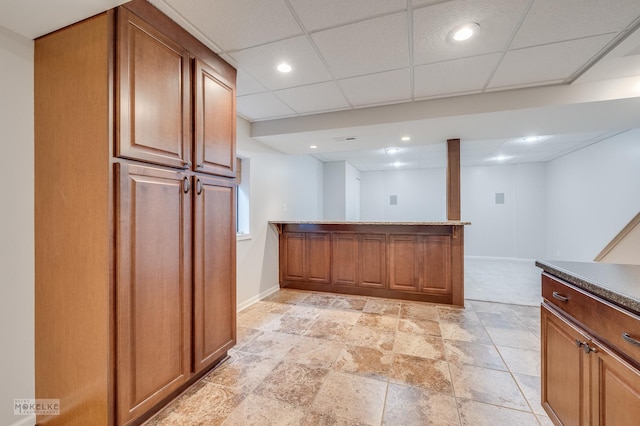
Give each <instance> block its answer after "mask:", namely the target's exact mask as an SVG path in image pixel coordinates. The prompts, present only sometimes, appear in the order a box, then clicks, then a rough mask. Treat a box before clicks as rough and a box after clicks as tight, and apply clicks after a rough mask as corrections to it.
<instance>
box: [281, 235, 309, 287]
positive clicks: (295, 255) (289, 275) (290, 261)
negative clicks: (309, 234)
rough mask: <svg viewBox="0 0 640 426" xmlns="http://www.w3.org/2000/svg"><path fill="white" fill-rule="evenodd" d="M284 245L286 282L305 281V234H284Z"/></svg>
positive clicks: (283, 268) (282, 260) (283, 259)
mask: <svg viewBox="0 0 640 426" xmlns="http://www.w3.org/2000/svg"><path fill="white" fill-rule="evenodd" d="M282 244H283V245H284V250H283V256H282V259H280V261H281V262H282V263H283V265H282V270H283V275H284V277H283V278H284V280H285V281H301V280H303V279H304V234H301V233H295V232H285V233H284V234H282Z"/></svg>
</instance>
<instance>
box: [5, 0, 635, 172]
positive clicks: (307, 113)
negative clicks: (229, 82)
mask: <svg viewBox="0 0 640 426" xmlns="http://www.w3.org/2000/svg"><path fill="white" fill-rule="evenodd" d="M150 2H151V3H153V4H154V5H156V6H157V7H158V8H160V9H161V10H163V11H164V12H165V13H166V14H168V15H169V16H170V17H172V18H173V19H174V20H176V22H178V23H179V24H180V25H182V26H183V27H185V28H186V29H187V30H188V31H189V32H191V33H192V34H194V35H195V36H196V37H197V38H199V39H200V40H201V41H203V43H205V44H206V45H208V46H209V47H210V48H212V49H213V50H214V51H216V52H217V53H219V54H220V55H221V56H222V57H223V58H225V59H226V60H227V61H229V62H230V63H231V64H232V65H234V66H236V67H237V69H238V99H237V106H238V113H239V115H241V116H242V117H244V118H246V119H247V120H249V121H250V122H251V123H252V124H251V128H252V136H254V137H255V138H256V139H258V140H260V141H262V142H263V143H265V144H267V145H269V146H270V147H272V148H274V149H276V150H279V151H281V152H284V153H288V154H310V155H314V156H316V158H318V159H320V160H322V161H343V160H344V161H350V162H352V163H353V164H354V165H356V166H357V167H358V168H360V169H361V170H386V169H389V168H390V167H391V166H390V163H392V162H397V163H403V166H402V167H411V168H415V167H436V164H440V163H441V161H440V160H437V158H441V154H442V146H443V144H444V141H445V140H446V139H447V138H455V137H460V138H461V139H462V140H463V164H466V165H473V164H491V161H493V160H492V159H494V158H495V157H497V156H499V155H502V156H504V157H507V159H506V160H505V161H506V162H507V163H516V162H532V161H548V160H549V159H552V158H556V157H558V156H560V155H564V154H566V153H567V152H571V151H572V150H575V149H579V148H580V147H583V146H586V145H588V144H591V143H594V142H596V141H599V140H605V139H607V138H608V137H610V136H611V135H615V134H618V133H620V132H624V131H625V130H628V129H630V128H634V127H640V122H638V120H639V119H638V118H637V117H636V116H637V115H639V114H634V112H633V111H631V112H630V111H629V108H635V107H638V105H637V103H636V102H635V100H637V99H640V31H636V30H637V28H638V27H639V26H640V1H638V0H615V1H613V0H612V1H603V0H449V1H447V0H322V1H319V0H259V1H248V0H215V1H211V0H150ZM120 3H122V1H116V0H98V1H95V2H81V1H77V0H49V1H45V0H33V1H29V2H24V1H18V0H6V1H4V2H3V3H2V4H1V5H0V25H1V26H3V27H6V28H8V29H10V30H12V31H14V32H17V33H20V34H22V35H25V36H27V37H30V38H34V37H37V36H39V35H42V34H45V33H46V32H49V31H52V30H54V29H56V28H59V27H61V26H64V25H67V24H69V23H72V22H74V21H77V20H80V19H83V18H85V17H88V16H90V15H91V14H93V13H98V12H100V11H101V10H105V9H108V8H110V7H114V6H116V5H117V4H120ZM468 22H474V23H477V24H478V25H479V28H480V30H479V32H478V34H477V37H474V38H472V39H471V40H469V41H467V42H466V43H453V42H450V41H448V37H447V35H448V33H449V32H450V30H451V29H452V28H454V27H456V26H458V25H460V24H463V23H468ZM281 62H287V63H289V64H290V65H291V66H292V67H293V70H292V71H291V72H290V73H288V74H283V73H280V72H278V71H277V70H276V66H277V65H278V64H279V63H281ZM634 78H637V82H638V87H637V88H635V86H634V87H631V86H629V88H628V90H627V91H628V93H625V94H622V95H619V96H618V95H616V96H611V95H610V94H609V93H608V92H611V91H610V90H608V89H602V88H603V87H604V86H603V85H602V84H600V83H601V82H609V81H614V79H627V81H628V84H633V82H634V81H635V80H633V79H634ZM598 84H599V85H598ZM596 86H597V87H598V88H600V89H598V90H600V93H599V94H598V95H597V96H596V95H593V96H590V95H589V96H587V95H585V96H582V95H576V93H577V91H578V90H580V88H581V87H584V88H585V90H586V89H589V88H591V87H596ZM566 87H570V88H572V91H568V90H567V89H566ZM616 90H618V91H619V89H616ZM634 90H635V91H636V92H634ZM556 91H558V93H561V94H556ZM502 93H505V94H507V95H505V96H502V97H500V96H498V95H496V94H502ZM518 96H520V99H518ZM525 97H526V98H527V99H530V104H531V105H525V104H526V103H527V102H528V101H527V100H523V98H525ZM562 97H564V98H563V99H562V100H560V98H562ZM543 98H544V99H543ZM565 98H566V102H565V100H564V99H565ZM485 99H486V100H488V101H487V102H485ZM443 100H450V101H443ZM470 102H471V103H472V104H473V105H475V106H476V108H475V110H474V111H473V113H470V112H461V111H463V110H466V109H468V108H469V107H468V106H467V105H468V104H469V103H470ZM496 102H501V103H502V105H501V106H500V107H495V106H492V109H487V110H486V111H485V110H484V109H483V105H484V104H487V105H488V104H490V103H496ZM442 105H445V106H447V108H448V109H446V108H445V109H446V111H447V112H440V113H433V111H434V110H437V109H438V108H441V106H442ZM636 111H637V110H636ZM423 112H424V114H423V115H421V114H422V113H423ZM401 113H404V115H405V116H406V117H407V118H406V119H403V118H402V114H401ZM557 114H563V115H562V116H563V117H564V116H566V117H569V118H568V119H567V120H566V122H564V123H563V122H561V121H562V120H558V117H557ZM580 114H582V116H580ZM391 116H393V117H394V119H393V120H390V119H389V117H391ZM363 117H366V118H363ZM514 117H515V118H514ZM318 123H321V124H318ZM327 123H329V124H327ZM536 124H537V125H536ZM489 127H491V130H488V128H489ZM403 134H410V135H412V136H413V137H412V140H411V141H409V142H407V143H404V144H403V145H400V144H401V142H399V137H400V136H402V135H403ZM349 135H353V136H356V137H357V139H356V140H355V141H349V142H347V143H345V142H344V141H342V142H337V141H336V139H339V138H341V137H344V136H349ZM532 135H536V136H540V137H541V138H540V139H539V140H538V141H537V142H536V143H532V144H523V143H521V142H522V139H523V138H524V137H526V136H532ZM311 145H315V146H317V147H318V148H316V149H315V150H314V149H311V148H309V147H310V146H311ZM395 145H400V147H401V151H400V152H399V153H398V156H397V157H396V159H393V161H391V159H390V158H388V157H389V155H387V154H385V153H384V149H383V148H384V147H389V146H395ZM402 156H404V157H402ZM438 156H440V157H438ZM401 158H402V160H400V159H401Z"/></svg>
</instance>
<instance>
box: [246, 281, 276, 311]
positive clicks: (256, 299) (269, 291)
mask: <svg viewBox="0 0 640 426" xmlns="http://www.w3.org/2000/svg"><path fill="white" fill-rule="evenodd" d="M278 290H280V285H275V286H273V287H271V288H269V289H267V290H265V291H263V292H261V293H259V294H258V295H256V296H253V297H252V298H251V299H249V300H246V301H244V302H242V303H240V304H238V306H236V311H237V312H240V311H241V310H243V309H246V308H248V307H249V306H251V305H253V304H254V303H257V302H259V301H261V300H262V299H264V298H265V297H268V296H271V295H272V294H273V293H275V292H276V291H278Z"/></svg>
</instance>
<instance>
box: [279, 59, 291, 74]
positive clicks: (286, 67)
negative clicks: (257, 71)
mask: <svg viewBox="0 0 640 426" xmlns="http://www.w3.org/2000/svg"><path fill="white" fill-rule="evenodd" d="M276 68H277V69H278V71H280V72H284V73H287V72H290V71H291V70H292V68H291V65H289V64H288V63H286V62H283V63H281V64H280V65H278V66H277V67H276Z"/></svg>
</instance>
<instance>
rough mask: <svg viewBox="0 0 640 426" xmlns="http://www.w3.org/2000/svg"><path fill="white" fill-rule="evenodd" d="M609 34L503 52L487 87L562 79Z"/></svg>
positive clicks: (598, 46) (592, 53)
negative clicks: (501, 58)
mask: <svg viewBox="0 0 640 426" xmlns="http://www.w3.org/2000/svg"><path fill="white" fill-rule="evenodd" d="M611 38H612V35H602V36H596V37H589V38H583V39H579V40H572V41H566V42H562V43H555V44H549V45H545V46H538V47H529V48H525V49H519V50H512V51H509V52H507V53H506V55H505V56H504V59H503V60H502V62H501V63H500V66H499V67H498V70H497V71H496V73H495V74H494V76H493V78H492V79H491V82H490V83H489V87H491V88H495V87H506V86H515V85H522V84H531V83H543V82H549V81H554V80H565V79H567V78H569V77H571V75H572V74H573V73H575V72H576V71H578V69H579V68H580V67H581V66H582V65H584V63H585V62H587V61H589V60H590V59H591V58H592V57H594V56H595V55H596V54H597V53H598V52H599V51H600V50H601V49H602V48H603V47H604V46H605V45H606V44H607V43H608V42H609V41H610V40H611Z"/></svg>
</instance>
